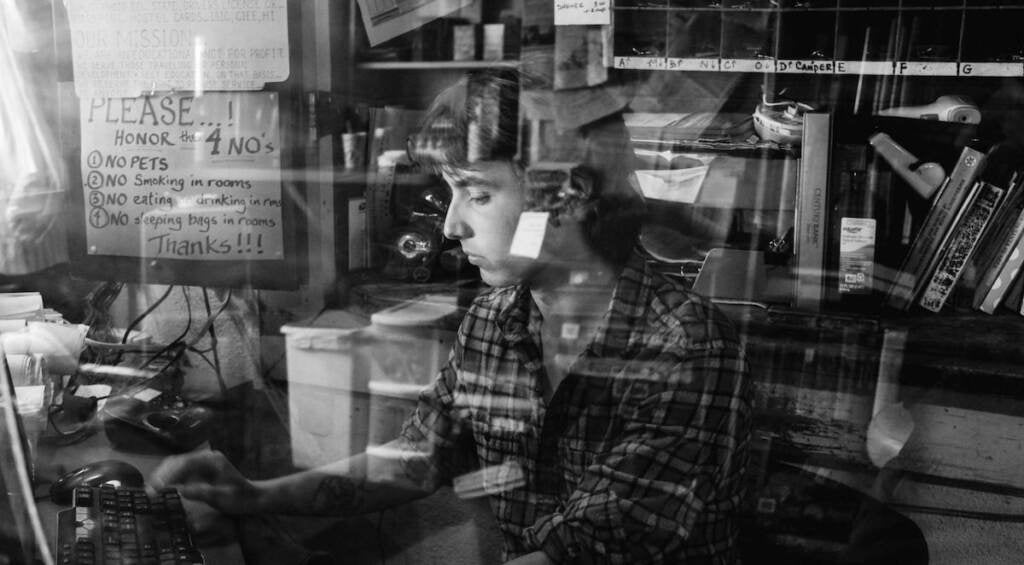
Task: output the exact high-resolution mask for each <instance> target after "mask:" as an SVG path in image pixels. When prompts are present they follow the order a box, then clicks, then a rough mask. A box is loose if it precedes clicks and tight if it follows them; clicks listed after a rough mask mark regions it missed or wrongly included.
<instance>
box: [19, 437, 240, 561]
mask: <svg viewBox="0 0 1024 565" xmlns="http://www.w3.org/2000/svg"><path fill="white" fill-rule="evenodd" d="M200 449H206V446H202V447H200ZM164 457H165V456H164V455H146V454H139V453H130V452H126V451H121V450H117V449H114V448H113V447H112V446H111V445H110V443H109V442H108V441H107V437H106V435H105V434H104V433H103V430H102V429H98V430H97V432H96V433H95V434H93V435H92V436H90V437H88V438H87V439H85V440H83V441H81V442H79V443H75V444H72V445H67V446H58V445H52V444H48V443H43V444H40V445H39V447H38V449H37V455H36V461H35V475H36V481H35V484H37V485H39V486H38V487H37V488H36V497H37V499H38V500H39V502H38V503H37V505H38V507H39V512H40V515H41V517H42V520H43V528H44V529H45V531H46V538H47V539H48V540H50V542H51V545H55V544H56V539H57V513H58V512H60V511H61V510H64V509H66V508H67V507H66V506H60V505H58V504H55V503H53V502H51V501H50V499H49V488H50V485H51V484H52V483H53V481H54V480H56V479H57V478H58V477H59V476H61V475H62V474H64V473H65V472H67V471H71V470H74V469H77V468H78V467H81V466H82V465H85V464H87V463H93V462H96V461H102V460H104V459H117V460H120V461H124V462H126V463H130V464H132V465H134V466H135V467H136V468H138V469H139V471H141V472H142V476H143V477H147V479H148V477H149V476H150V475H151V474H152V472H153V471H154V470H155V469H156V467H157V465H159V464H160V462H161V461H162V460H163V458H164ZM184 504H185V509H186V512H187V513H188V517H189V521H190V522H191V525H192V526H193V529H194V530H195V532H194V533H195V542H196V545H197V546H199V549H200V550H201V551H202V552H203V555H204V556H205V557H206V563H207V564H208V565H221V564H224V565H235V564H244V563H245V559H244V557H243V555H242V549H241V546H240V545H239V543H238V537H237V535H236V532H235V528H234V522H233V520H230V519H228V518H226V517H224V516H222V515H220V514H219V513H218V512H217V511H216V510H214V509H213V508H211V507H210V506H207V505H205V504H202V503H199V502H195V501H190V500H187V499H185V500H184ZM51 549H53V548H52V547H51Z"/></svg>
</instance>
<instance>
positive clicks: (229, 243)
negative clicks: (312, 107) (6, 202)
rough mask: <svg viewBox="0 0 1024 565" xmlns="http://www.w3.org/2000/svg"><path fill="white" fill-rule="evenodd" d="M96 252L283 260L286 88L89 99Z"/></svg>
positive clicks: (86, 160) (84, 116)
mask: <svg viewBox="0 0 1024 565" xmlns="http://www.w3.org/2000/svg"><path fill="white" fill-rule="evenodd" d="M80 104H81V105H80V110H81V132H82V137H81V139H82V156H81V175H82V185H83V186H82V191H83V192H84V195H83V196H84V198H83V200H84V203H85V206H84V214H85V225H86V230H85V237H86V243H87V247H88V252H89V254H91V255H116V256H126V257H147V258H153V259H161V258H162V259H188V260H196V261H224V260H253V261H255V260H268V261H269V260H278V261H279V260H281V259H282V258H283V257H284V235H283V234H284V227H283V226H282V214H281V211H282V192H281V133H280V127H279V118H278V101H277V93H276V92H237V93H232V92H208V93H206V94H204V95H203V96H194V95H192V94H185V93H174V94H163V95H160V96H145V97H140V98H91V99H82V100H81V103H80Z"/></svg>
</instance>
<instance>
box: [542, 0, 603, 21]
mask: <svg viewBox="0 0 1024 565" xmlns="http://www.w3.org/2000/svg"><path fill="white" fill-rule="evenodd" d="M611 4H612V3H611V1H610V0H555V25H556V26H572V25H609V24H611V23H612V7H611Z"/></svg>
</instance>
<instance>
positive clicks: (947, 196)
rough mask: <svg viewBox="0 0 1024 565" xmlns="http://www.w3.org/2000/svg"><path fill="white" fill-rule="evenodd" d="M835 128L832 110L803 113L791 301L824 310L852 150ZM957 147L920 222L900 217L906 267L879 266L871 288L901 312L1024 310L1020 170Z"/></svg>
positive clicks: (989, 154) (991, 155) (1023, 215)
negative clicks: (841, 185) (837, 211)
mask: <svg viewBox="0 0 1024 565" xmlns="http://www.w3.org/2000/svg"><path fill="white" fill-rule="evenodd" d="M836 128H837V126H836V120H835V118H834V117H833V116H831V115H829V114H827V113H808V114H806V115H805V122H804V140H803V154H802V156H801V175H800V176H801V178H800V183H799V184H800V186H799V188H798V191H797V198H796V222H795V224H796V225H795V238H794V243H795V263H794V268H795V277H794V278H795V281H796V292H795V298H796V300H795V304H796V306H797V307H798V308H800V309H803V310H808V311H817V310H820V309H821V308H822V307H823V306H825V305H829V304H830V300H832V299H833V297H834V293H831V294H830V291H832V290H834V289H831V287H830V285H831V284H832V283H834V282H835V281H834V280H833V279H834V277H835V275H834V274H830V269H833V268H835V264H834V263H835V261H834V259H833V260H831V261H830V259H829V254H830V253H833V254H834V250H832V248H833V247H836V246H837V243H836V242H834V241H831V239H832V238H833V235H834V233H833V232H834V229H833V226H830V225H829V223H830V221H832V220H833V219H832V218H830V212H834V210H832V208H834V207H835V206H836V203H837V195H836V194H835V193H836V192H837V190H838V187H837V186H835V185H836V182H837V181H836V178H837V175H836V174H835V171H834V170H833V169H837V168H842V167H844V166H847V165H848V164H847V165H844V164H843V162H842V161H843V159H844V155H845V154H844V153H843V151H846V152H847V153H848V152H849V151H850V149H849V143H848V142H849V139H847V141H846V142H842V143H841V142H840V140H839V139H838V136H837V133H836ZM844 143H846V145H844ZM864 145H867V140H866V139H865V140H864ZM959 151H960V152H959V154H958V155H956V157H957V158H956V161H955V164H953V166H952V167H951V169H947V170H949V171H950V173H949V175H948V177H947V178H946V179H945V181H943V183H942V184H941V185H940V186H939V188H938V189H937V190H936V191H935V194H934V195H932V197H931V198H930V199H929V200H927V201H922V202H921V204H922V206H921V210H922V213H921V216H923V219H921V217H919V216H915V218H914V219H913V221H912V222H911V221H909V220H907V219H904V222H905V232H904V233H905V240H904V241H905V243H906V244H909V245H907V246H906V249H907V250H906V252H905V253H904V254H903V256H902V261H895V260H894V262H893V263H892V266H891V267H885V268H881V269H876V272H877V273H884V274H881V275H878V276H877V277H876V280H874V281H873V282H872V284H873V289H874V292H876V293H877V296H878V301H880V302H881V303H882V304H884V305H885V306H887V307H889V308H892V309H895V310H901V311H908V310H911V309H915V308H920V309H923V310H927V311H932V312H939V311H940V310H942V309H943V308H944V307H947V306H948V305H949V304H951V303H952V302H955V303H956V305H957V306H958V307H968V306H969V307H971V308H974V309H976V310H979V311H982V312H985V313H989V314H992V313H994V312H995V311H996V309H997V308H999V307H1000V306H1004V307H1008V308H1010V309H1012V310H1014V311H1017V312H1020V313H1022V314H1024V305H1022V302H1024V275H1020V271H1021V270H1022V269H1021V266H1022V265H1024V189H1022V188H1021V184H1024V174H1017V173H1015V174H1012V175H1010V174H1006V170H1005V169H1007V167H1008V165H1007V163H1004V162H1001V160H1000V158H999V157H997V155H996V150H995V149H993V150H991V151H989V152H987V153H986V152H983V151H980V150H978V149H977V148H975V147H971V146H965V147H962V148H961V149H959ZM952 156H953V155H950V157H952ZM847 160H849V159H847ZM858 166H859V165H858ZM895 188H897V187H895V186H891V187H888V188H887V190H892V189H895ZM900 210H902V207H900V208H899V209H896V208H894V209H891V210H887V211H886V213H887V214H897V213H899V212H900ZM900 219H902V218H900ZM880 225H881V224H880ZM906 228H909V229H906ZM890 231H891V230H890ZM879 243H882V242H879ZM898 258H899V257H898V256H897V257H896V259H898ZM877 261H878V258H877V256H876V263H877ZM896 265H898V267H897V266H896ZM876 267H877V265H876ZM954 297H955V300H954Z"/></svg>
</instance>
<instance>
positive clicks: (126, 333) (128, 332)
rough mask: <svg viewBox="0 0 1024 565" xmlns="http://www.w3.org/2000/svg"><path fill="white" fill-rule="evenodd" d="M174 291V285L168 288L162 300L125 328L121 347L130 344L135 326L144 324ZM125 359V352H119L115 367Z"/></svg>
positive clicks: (158, 300)
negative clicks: (129, 340)
mask: <svg viewBox="0 0 1024 565" xmlns="http://www.w3.org/2000/svg"><path fill="white" fill-rule="evenodd" d="M173 290H174V285H170V286H168V287H167V290H166V291H165V292H164V293H163V295H161V296H160V298H157V299H156V302H154V303H153V304H151V305H150V306H149V308H146V309H145V310H144V311H143V312H142V313H141V314H139V315H138V317H136V318H135V319H134V320H132V322H131V323H130V324H128V327H127V328H125V330H124V334H123V335H122V336H121V345H125V344H126V343H128V336H129V335H131V333H132V330H134V329H135V326H137V325H139V324H140V323H142V320H144V319H145V318H146V316H149V315H150V314H152V313H153V311H154V310H156V309H157V307H159V306H160V305H161V304H163V302H164V300H167V297H168V296H170V295H171V292H172V291H173ZM123 359H124V352H123V351H119V352H118V354H117V357H116V358H115V359H114V362H113V364H114V365H119V364H120V363H121V361H122V360H123Z"/></svg>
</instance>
